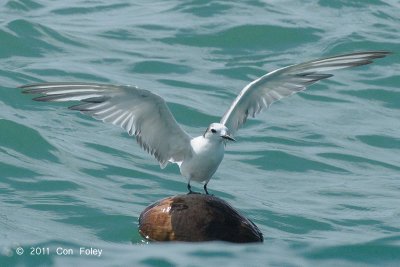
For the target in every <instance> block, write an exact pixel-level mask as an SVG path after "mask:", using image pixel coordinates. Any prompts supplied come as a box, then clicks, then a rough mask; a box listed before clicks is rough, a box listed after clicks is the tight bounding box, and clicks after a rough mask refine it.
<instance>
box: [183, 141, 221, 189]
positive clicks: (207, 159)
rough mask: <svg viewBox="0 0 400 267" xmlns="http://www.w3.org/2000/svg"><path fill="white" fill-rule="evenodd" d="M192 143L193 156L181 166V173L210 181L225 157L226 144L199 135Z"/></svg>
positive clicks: (194, 179) (190, 178)
mask: <svg viewBox="0 0 400 267" xmlns="http://www.w3.org/2000/svg"><path fill="white" fill-rule="evenodd" d="M190 145H191V147H192V156H191V157H190V158H188V159H185V160H184V162H183V163H182V165H181V166H180V170H181V174H182V175H183V176H185V177H186V178H188V179H189V180H192V181H197V182H203V181H206V182H208V181H209V180H210V178H211V177H212V175H213V174H214V173H215V171H216V170H217V168H218V166H219V164H220V163H221V161H222V159H223V157H224V151H225V149H224V144H223V142H220V141H215V140H210V139H207V138H204V137H203V136H199V137H196V138H193V139H192V140H191V141H190Z"/></svg>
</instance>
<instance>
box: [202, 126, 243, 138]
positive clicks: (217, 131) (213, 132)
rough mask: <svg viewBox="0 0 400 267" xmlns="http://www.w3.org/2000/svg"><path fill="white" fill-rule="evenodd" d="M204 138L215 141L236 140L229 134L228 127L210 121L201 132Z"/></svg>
mask: <svg viewBox="0 0 400 267" xmlns="http://www.w3.org/2000/svg"><path fill="white" fill-rule="evenodd" d="M203 137H204V138H207V139H210V140H216V141H227V140H230V141H236V140H235V139H234V138H233V137H232V136H230V135H229V129H228V128H227V127H226V126H225V125H223V124H221V123H216V122H215V123H211V124H210V126H208V128H207V130H206V131H205V132H204V134H203Z"/></svg>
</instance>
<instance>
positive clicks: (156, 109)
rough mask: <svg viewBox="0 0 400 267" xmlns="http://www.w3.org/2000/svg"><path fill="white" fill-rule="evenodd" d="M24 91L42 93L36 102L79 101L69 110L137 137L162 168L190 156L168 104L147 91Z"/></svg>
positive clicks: (63, 86) (85, 87)
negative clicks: (114, 126) (76, 111)
mask: <svg viewBox="0 0 400 267" xmlns="http://www.w3.org/2000/svg"><path fill="white" fill-rule="evenodd" d="M21 88H23V89H25V90H24V93H29V94H41V95H42V96H39V97H36V98H34V100H36V101H56V102H60V101H61V102H64V101H80V103H79V104H77V105H74V106H71V107H69V108H70V109H72V110H78V111H80V112H82V113H84V114H87V115H90V116H92V117H93V118H95V119H98V120H102V121H104V122H107V123H111V124H114V125H118V126H120V127H122V128H123V129H125V130H126V131H127V132H128V133H129V135H135V136H136V139H137V141H138V143H139V144H140V146H141V147H142V148H143V149H144V150H145V151H147V152H148V153H150V154H151V155H153V156H154V157H155V158H156V159H157V160H158V162H159V163H160V166H161V167H162V168H164V167H165V166H166V165H167V164H168V162H175V163H178V164H180V163H181V162H182V161H183V159H184V157H185V156H187V155H189V153H191V151H190V149H189V148H190V139H191V137H190V136H189V135H188V134H187V133H186V132H185V131H184V130H183V129H182V128H181V127H180V126H179V125H178V123H177V122H176V120H175V118H174V117H173V115H172V113H171V112H170V110H169V109H168V107H167V105H166V103H165V101H164V100H163V99H162V98H161V97H160V96H158V95H156V94H154V93H151V92H150V91H148V90H144V89H139V88H137V87H134V86H115V85H108V84H96V83H42V84H30V85H24V86H21Z"/></svg>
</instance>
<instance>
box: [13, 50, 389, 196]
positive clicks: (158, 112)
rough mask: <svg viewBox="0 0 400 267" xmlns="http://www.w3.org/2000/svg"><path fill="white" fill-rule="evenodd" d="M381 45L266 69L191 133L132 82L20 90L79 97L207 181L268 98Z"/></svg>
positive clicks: (84, 108)
mask: <svg viewBox="0 0 400 267" xmlns="http://www.w3.org/2000/svg"><path fill="white" fill-rule="evenodd" d="M389 53H390V52H387V51H368V52H359V53H351V54H345V55H340V56H334V57H327V58H322V59H317V60H312V61H308V62H305V63H301V64H297V65H291V66H287V67H284V68H280V69H277V70H274V71H271V72H269V73H267V74H265V75H263V76H261V77H260V78H258V79H256V80H254V81H252V82H251V83H249V84H248V85H246V86H245V87H244V88H243V89H242V91H241V92H240V94H239V95H238V96H237V97H236V99H235V100H234V101H233V103H232V104H231V106H230V107H229V108H228V110H227V111H226V112H225V114H224V115H223V116H222V118H221V120H220V122H214V123H211V124H210V125H209V126H208V128H207V129H206V131H205V132H204V134H202V135H200V136H198V137H194V138H192V137H191V136H190V135H189V134H188V133H186V132H185V131H184V130H183V129H182V128H181V127H180V126H179V124H178V123H177V122H176V120H175V118H174V117H173V115H172V113H171V112H170V110H169V109H168V107H167V105H166V103H165V101H164V99H163V98H161V97H160V96H158V95H156V94H154V93H152V92H150V91H148V90H144V89H140V88H138V87H136V86H122V85H109V84H98V83H79V82H78V83H70V82H64V83H63V82H56V83H39V84H30V85H23V86H21V87H20V88H24V89H25V90H24V93H30V94H42V96H39V97H36V98H34V100H37V101H80V103H79V104H78V105H74V106H71V107H70V109H72V110H79V111H80V112H82V113H84V114H88V115H90V116H92V117H93V118H95V119H98V120H102V121H104V122H108V123H112V124H114V125H118V126H120V127H122V128H123V129H125V130H126V131H127V132H128V134H129V135H135V136H136V140H137V142H138V143H139V145H140V146H141V147H142V148H143V149H144V150H146V151H147V152H148V153H150V154H151V155H153V156H154V157H155V158H156V159H157V160H158V162H159V164H160V166H161V168H164V167H165V166H166V165H167V164H168V163H169V162H172V163H176V164H178V166H179V168H180V172H181V174H182V175H183V176H184V177H186V178H187V179H188V184H187V188H188V190H189V193H193V192H192V190H191V186H190V182H191V181H196V182H204V191H205V192H206V194H208V191H207V184H208V182H209V181H210V179H211V177H212V176H213V175H214V173H215V171H216V170H217V169H218V166H219V164H220V163H221V161H222V159H223V157H224V152H225V145H226V142H227V141H229V140H230V141H235V139H234V138H233V135H234V134H235V133H236V131H237V130H238V129H239V127H240V126H241V125H242V124H244V123H245V121H246V119H247V117H248V116H249V115H251V116H252V117H254V116H255V115H256V114H258V113H259V112H260V111H261V110H263V109H265V108H268V107H269V106H270V105H271V104H272V103H273V102H275V101H277V100H279V99H281V98H283V97H285V96H289V95H292V94H294V93H296V92H299V91H302V90H304V89H305V88H306V87H307V86H309V85H311V84H314V83H316V82H317V81H319V80H322V79H325V78H329V77H331V76H333V75H332V74H329V73H326V72H328V71H331V70H336V69H342V68H348V67H354V66H360V65H366V64H369V63H372V60H374V59H376V58H382V57H385V56H386V55H388V54H389Z"/></svg>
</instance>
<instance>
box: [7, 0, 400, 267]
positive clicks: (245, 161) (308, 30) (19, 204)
mask: <svg viewBox="0 0 400 267" xmlns="http://www.w3.org/2000/svg"><path fill="white" fill-rule="evenodd" d="M0 14H1V16H0V80H1V87H0V174H1V178H0V201H1V204H0V266H38V265H41V266H71V265H72V264H74V265H77V266H218V265H224V266H366V265H370V266H398V265H400V198H399V196H400V193H399V192H400V175H399V174H400V156H399V155H400V127H399V125H400V124H399V109H400V104H399V103H400V101H399V100H400V89H399V82H400V64H399V52H400V49H399V44H400V30H399V29H400V28H399V25H400V16H399V14H400V2H399V1H397V0H369V1H361V0H359V1H342V0H320V1H316V0H315V1H261V0H260V1H257V0H251V1H198V0H197V1H196V0H192V1H178V0H170V1H152V2H151V3H150V2H149V1H127V0H115V1H102V0H99V1H80V0H71V1H46V0H40V1H39V0H8V1H3V2H2V3H1V7H0ZM372 49H376V50H390V51H393V52H395V54H393V55H391V56H389V57H387V58H385V59H381V60H378V61H377V62H376V63H374V64H373V65H369V66H364V67H359V68H354V69H349V70H344V71H343V70H342V71H337V72H335V74H336V75H335V76H334V77H333V78H331V79H330V80H327V81H323V82H321V83H318V84H317V85H315V86H312V87H311V88H309V90H307V91H306V92H304V93H301V94H297V95H295V96H292V97H290V98H286V99H284V100H282V101H280V102H279V103H276V104H274V105H273V106H272V107H271V108H270V109H269V110H268V111H267V112H265V113H263V114H262V115H260V116H258V117H257V118H256V119H254V120H250V121H249V122H248V123H247V124H246V127H244V128H243V129H241V130H240V131H239V132H238V135H237V136H236V137H237V140H238V142H236V143H234V144H229V145H228V147H227V152H226V154H225V159H224V161H223V162H222V164H221V166H220V168H219V169H218V171H217V173H216V175H215V176H214V178H213V179H212V180H211V182H210V183H209V190H210V192H212V193H213V194H215V195H217V196H219V197H221V198H223V199H224V200H226V201H228V202H229V203H230V204H232V205H233V206H234V207H236V208H238V209H239V210H241V211H242V212H243V213H244V214H245V215H246V216H247V217H249V218H250V219H252V220H253V221H254V222H255V223H256V224H257V225H258V226H259V228H260V230H261V231H262V232H263V233H264V237H265V241H264V243H263V244H261V245H260V244H257V245H254V244H252V245H235V244H226V243H222V242H211V243H203V244H180V243H163V244H146V243H145V242H143V241H142V238H141V237H140V235H139V234H138V232H137V220H138V217H139V214H140V212H141V211H142V210H143V209H144V208H145V207H146V206H147V205H149V204H151V203H152V202H154V201H156V200H158V199H161V198H164V197H167V196H170V195H175V194H180V193H184V192H186V183H185V181H184V179H183V178H182V177H181V176H180V174H179V170H178V168H177V167H176V166H172V165H170V166H168V167H167V168H166V169H164V170H160V168H159V166H158V164H157V163H156V161H155V160H154V159H153V158H151V157H150V156H149V155H147V154H145V153H144V152H143V151H142V150H141V149H140V148H139V146H138V145H137V144H136V143H135V141H134V139H133V138H131V137H128V135H127V134H126V133H123V132H122V131H121V130H120V129H118V128H116V127H113V126H111V125H106V124H103V123H100V122H98V121H95V120H93V119H91V118H88V117H85V116H83V115H81V114H79V113H76V112H73V111H70V110H68V109H66V107H67V106H68V105H67V104H64V103H62V104H52V103H38V102H34V101H32V100H31V98H30V96H27V95H23V94H21V93H20V91H19V90H18V89H15V87H17V86H19V85H22V84H26V83H32V82H41V81H86V82H105V83H116V84H135V85H138V86H140V87H142V88H146V89H150V90H152V91H154V92H156V93H158V94H160V95H162V96H163V97H164V98H165V99H166V100H167V102H168V105H169V107H170V108H171V110H172V111H173V113H174V115H175V116H176V118H177V120H178V121H179V122H180V123H181V124H182V125H183V127H184V129H185V130H187V131H188V132H189V133H190V134H191V135H193V136H197V135H200V134H201V133H203V131H204V130H205V128H206V127H207V126H208V124H209V123H211V122H214V121H219V118H220V116H221V115H222V114H223V113H224V112H225V110H226V109H227V107H228V106H229V104H230V103H231V101H232V100H233V99H234V97H235V96H236V94H237V93H238V92H239V91H240V89H241V88H243V87H244V86H245V85H246V84H247V83H248V82H250V81H251V80H252V79H254V78H256V77H258V76H260V75H263V74H265V73H266V72H267V71H271V70H273V69H275V68H278V67H282V66H285V65H289V64H293V63H299V62H302V61H306V60H310V59H314V58H318V57H321V56H329V55H335V54H340V53H347V52H353V51H360V50H372ZM193 186H195V187H196V189H197V190H200V189H201V187H200V185H198V184H193ZM19 247H22V248H23V249H24V250H25V252H24V254H23V255H22V256H18V255H17V253H16V249H17V248H19ZM80 247H85V248H90V247H92V248H96V249H102V254H101V256H100V257H97V256H95V255H92V256H88V255H79V249H80ZM31 248H34V249H35V250H34V251H33V252H35V253H34V254H40V253H41V254H45V255H30V253H31V252H32V249H31ZM36 248H39V249H38V250H36ZM40 248H44V249H40ZM47 248H48V250H47ZM57 248H62V249H64V250H59V252H63V253H65V254H68V253H70V252H71V251H72V252H73V253H74V254H73V255H57V251H56V249H57Z"/></svg>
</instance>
